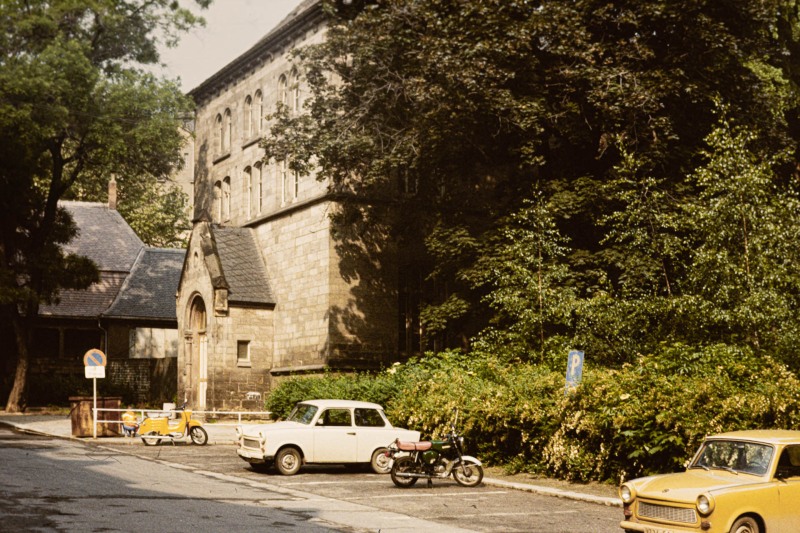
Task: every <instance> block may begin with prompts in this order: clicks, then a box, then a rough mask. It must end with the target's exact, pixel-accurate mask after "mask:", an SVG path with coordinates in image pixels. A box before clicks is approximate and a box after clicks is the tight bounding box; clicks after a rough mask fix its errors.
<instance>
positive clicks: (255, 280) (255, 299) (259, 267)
mask: <svg viewBox="0 0 800 533" xmlns="http://www.w3.org/2000/svg"><path fill="white" fill-rule="evenodd" d="M214 239H215V241H216V243H217V253H218V254H219V259H220V262H221V263H222V274H223V276H224V277H225V281H226V282H227V284H228V287H229V290H230V292H229V295H228V301H229V302H231V303H240V304H261V305H268V304H274V303H275V297H274V296H273V294H272V290H271V289H270V285H269V281H268V278H267V270H266V267H265V266H264V260H263V259H262V257H261V252H260V251H259V249H258V244H257V243H256V238H255V235H254V234H253V231H252V230H251V229H250V228H226V227H216V228H214Z"/></svg>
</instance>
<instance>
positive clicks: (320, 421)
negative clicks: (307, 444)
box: [317, 418, 325, 426]
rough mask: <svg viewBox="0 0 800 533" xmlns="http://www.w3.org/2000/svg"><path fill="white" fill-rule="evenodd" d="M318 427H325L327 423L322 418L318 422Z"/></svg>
mask: <svg viewBox="0 0 800 533" xmlns="http://www.w3.org/2000/svg"><path fill="white" fill-rule="evenodd" d="M317 425H318V426H324V425H325V421H324V420H323V419H321V418H320V419H319V420H317Z"/></svg>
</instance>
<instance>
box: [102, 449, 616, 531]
mask: <svg viewBox="0 0 800 533" xmlns="http://www.w3.org/2000/svg"><path fill="white" fill-rule="evenodd" d="M101 446H102V449H107V450H113V451H115V452H120V453H125V454H135V455H136V456H139V457H143V458H147V459H148V460H151V461H152V460H157V461H163V462H165V463H167V464H179V465H182V466H183V467H184V468H188V469H190V470H191V471H194V472H208V473H212V474H220V475H225V476H232V477H235V478H238V479H241V480H242V482H243V483H245V482H256V483H259V484H265V485H266V486H269V487H274V488H275V489H276V490H289V491H302V492H303V493H307V494H313V495H315V496H316V497H321V498H330V499H333V500H337V501H339V502H342V505H347V504H358V505H362V506H367V507H369V508H372V509H374V510H375V511H376V512H396V513H402V514H403V515H406V516H409V517H412V518H417V519H422V520H425V521H429V522H433V523H436V524H438V525H439V527H438V528H437V530H438V531H441V530H442V528H446V527H454V528H460V529H464V530H469V531H478V532H549V533H560V532H570V533H575V532H580V533H605V532H614V533H618V532H621V529H619V522H620V518H621V509H619V508H617V507H607V506H604V505H598V504H595V503H587V502H578V501H572V500H568V499H562V498H555V497H552V496H543V495H538V494H532V493H529V492H524V491H518V490H513V489H505V488H499V487H492V486H486V485H483V486H480V487H476V488H465V487H461V486H459V485H457V484H456V483H455V481H453V480H452V478H451V479H448V480H434V482H433V487H432V488H430V489H429V488H427V487H426V483H425V482H423V481H421V482H419V483H417V485H416V486H414V487H413V488H410V489H399V488H397V487H395V486H394V485H393V484H392V481H391V479H390V478H389V476H388V475H377V474H373V473H371V472H369V471H368V470H367V469H361V470H359V469H353V468H345V467H319V466H306V467H304V468H303V469H302V470H301V471H300V473H299V474H297V475H295V476H282V475H280V474H278V473H277V472H275V471H274V470H270V471H269V472H267V473H262V472H256V471H253V470H252V469H251V468H250V466H249V465H248V464H247V463H245V462H244V461H242V460H241V459H239V457H238V456H237V455H236V448H235V446H233V445H221V444H218V445H209V446H194V445H190V444H175V445H171V444H163V445H161V446H156V447H146V446H143V445H142V444H141V441H138V440H135V441H132V444H111V445H108V444H102V445H101ZM377 529H378V528H377V527H375V528H374V529H369V530H371V531H377ZM387 531H394V530H393V529H387V528H384V529H382V532H383V533H386V532H387Z"/></svg>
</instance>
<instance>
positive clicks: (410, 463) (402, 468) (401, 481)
mask: <svg viewBox="0 0 800 533" xmlns="http://www.w3.org/2000/svg"><path fill="white" fill-rule="evenodd" d="M414 471H416V464H415V463H414V459H412V458H411V457H398V458H396V459H395V460H394V464H393V465H392V470H391V471H390V472H389V474H390V475H391V476H392V483H394V484H395V486H397V487H400V488H401V489H407V488H409V487H413V486H414V484H415V483H416V482H417V480H418V479H419V478H417V477H399V476H398V474H403V473H409V474H410V473H413V472H414Z"/></svg>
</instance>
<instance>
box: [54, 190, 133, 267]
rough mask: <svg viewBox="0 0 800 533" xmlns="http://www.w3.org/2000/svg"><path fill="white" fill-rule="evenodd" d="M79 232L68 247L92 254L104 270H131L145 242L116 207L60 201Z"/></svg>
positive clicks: (85, 253)
mask: <svg viewBox="0 0 800 533" xmlns="http://www.w3.org/2000/svg"><path fill="white" fill-rule="evenodd" d="M59 205H60V206H62V207H64V208H65V209H66V210H67V211H69V213H70V215H72V218H73V219H74V220H75V225H76V226H77V227H78V229H79V234H78V236H77V237H75V238H74V239H73V240H72V241H71V242H70V243H69V244H67V245H66V246H64V250H66V251H68V252H72V253H75V254H77V255H82V256H85V257H88V258H89V259H91V260H92V261H94V262H95V264H96V265H97V269H98V270H100V271H101V272H103V271H106V272H130V270H131V268H132V267H133V263H134V261H136V257H137V256H138V255H139V250H141V249H142V247H143V246H144V243H143V242H142V240H141V239H140V238H139V237H138V236H137V235H136V233H134V231H133V229H131V227H130V226H129V225H128V223H127V222H125V219H123V218H122V215H120V214H119V213H118V212H117V211H116V210H114V209H110V208H109V207H108V206H107V205H106V204H101V203H94V202H67V201H62V202H59Z"/></svg>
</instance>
